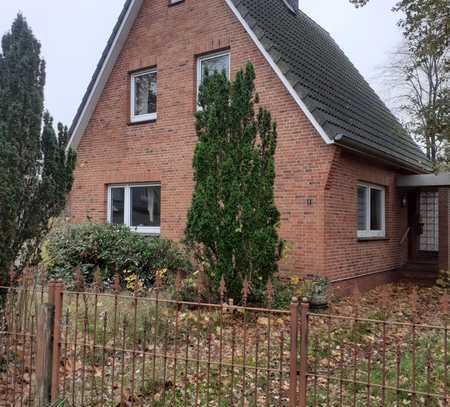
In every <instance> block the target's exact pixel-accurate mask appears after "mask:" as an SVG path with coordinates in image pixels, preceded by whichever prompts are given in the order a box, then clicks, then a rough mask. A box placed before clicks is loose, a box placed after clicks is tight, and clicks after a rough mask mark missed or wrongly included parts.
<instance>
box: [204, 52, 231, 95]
mask: <svg viewBox="0 0 450 407" xmlns="http://www.w3.org/2000/svg"><path fill="white" fill-rule="evenodd" d="M216 72H217V73H222V72H225V74H226V76H227V78H230V52H229V51H225V52H218V53H217V52H216V53H213V54H208V55H205V56H202V57H199V58H198V59H197V95H198V91H199V90H200V85H201V84H202V82H203V80H204V79H205V77H206V75H208V74H209V75H211V74H213V73H216Z"/></svg>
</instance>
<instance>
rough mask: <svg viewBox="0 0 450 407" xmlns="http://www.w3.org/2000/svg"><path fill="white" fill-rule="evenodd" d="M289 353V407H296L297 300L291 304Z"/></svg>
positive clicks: (294, 298) (293, 300)
mask: <svg viewBox="0 0 450 407" xmlns="http://www.w3.org/2000/svg"><path fill="white" fill-rule="evenodd" d="M290 311H291V316H290V326H291V352H290V369H289V407H297V341H298V300H297V298H296V297H293V298H292V302H291V307H290Z"/></svg>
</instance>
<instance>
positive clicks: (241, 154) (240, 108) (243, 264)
mask: <svg viewBox="0 0 450 407" xmlns="http://www.w3.org/2000/svg"><path fill="white" fill-rule="evenodd" d="M257 103H258V96H257V94H256V93H255V71H254V68H253V66H252V64H250V63H248V64H247V66H246V68H245V70H240V71H239V72H238V73H237V75H236V78H235V80H234V81H232V82H230V81H229V80H228V79H227V77H226V75H225V73H224V72H223V73H215V74H213V75H207V76H206V78H205V80H204V82H203V84H202V86H201V87H200V91H199V104H200V107H201V108H200V109H199V111H198V112H197V113H196V131H197V136H198V143H197V146H196V149H195V154H194V160H193V169H194V181H195V190H194V194H193V198H192V204H191V208H190V210H189V213H188V222H187V227H186V233H185V235H186V241H187V243H188V244H189V245H190V246H191V247H193V248H194V249H195V251H194V252H195V253H196V255H197V257H198V260H199V261H200V262H202V263H203V264H204V266H205V269H206V271H207V273H208V275H209V277H210V279H211V280H212V281H213V282H214V283H215V286H216V287H217V286H218V285H219V283H220V280H221V278H222V276H223V277H224V279H225V283H226V286H227V290H228V295H229V296H230V297H232V298H234V299H235V300H236V301H239V300H240V299H241V295H242V286H243V281H244V280H245V279H247V280H248V281H249V283H250V295H252V293H253V294H255V293H257V292H260V291H261V289H262V288H263V287H265V285H266V283H267V280H268V279H269V278H270V277H271V276H272V275H273V274H274V273H275V272H276V271H277V260H278V259H279V253H280V250H281V241H280V239H279V237H278V233H277V227H278V224H279V220H280V215H279V212H278V210H277V208H276V206H275V200H274V191H273V188H274V180H275V162H274V156H275V150H276V144H277V130H276V124H275V123H274V122H273V121H272V119H271V115H270V113H269V112H268V111H267V110H266V109H264V108H261V107H260V108H259V109H258V112H257V113H256V112H255V105H256V104H257Z"/></svg>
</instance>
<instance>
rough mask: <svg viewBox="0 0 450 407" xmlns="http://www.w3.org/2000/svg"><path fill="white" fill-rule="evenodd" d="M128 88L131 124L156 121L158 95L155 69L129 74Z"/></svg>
mask: <svg viewBox="0 0 450 407" xmlns="http://www.w3.org/2000/svg"><path fill="white" fill-rule="evenodd" d="M130 88H131V95H130V101H131V106H130V108H131V112H130V113H131V114H130V120H131V122H132V123H139V122H143V121H148V120H156V106H157V103H156V102H157V94H158V88H157V72H156V69H151V70H147V71H142V72H137V73H133V74H131V86H130Z"/></svg>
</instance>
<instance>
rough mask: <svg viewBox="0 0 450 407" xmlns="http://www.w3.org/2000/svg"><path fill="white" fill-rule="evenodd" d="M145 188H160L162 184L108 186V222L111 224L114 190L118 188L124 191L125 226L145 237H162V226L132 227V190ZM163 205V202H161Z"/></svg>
mask: <svg viewBox="0 0 450 407" xmlns="http://www.w3.org/2000/svg"><path fill="white" fill-rule="evenodd" d="M143 187H144V188H145V187H160V188H161V184H160V183H158V182H147V183H143V184H140V183H136V184H111V185H108V203H107V205H108V211H107V221H108V223H109V224H111V216H112V211H111V204H112V190H113V189H116V188H123V189H124V204H123V211H124V214H123V218H124V223H123V224H124V226H128V227H129V228H130V229H131V230H132V231H133V232H136V233H140V234H145V235H160V234H161V224H160V225H159V226H131V189H132V188H143ZM160 205H161V202H160Z"/></svg>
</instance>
